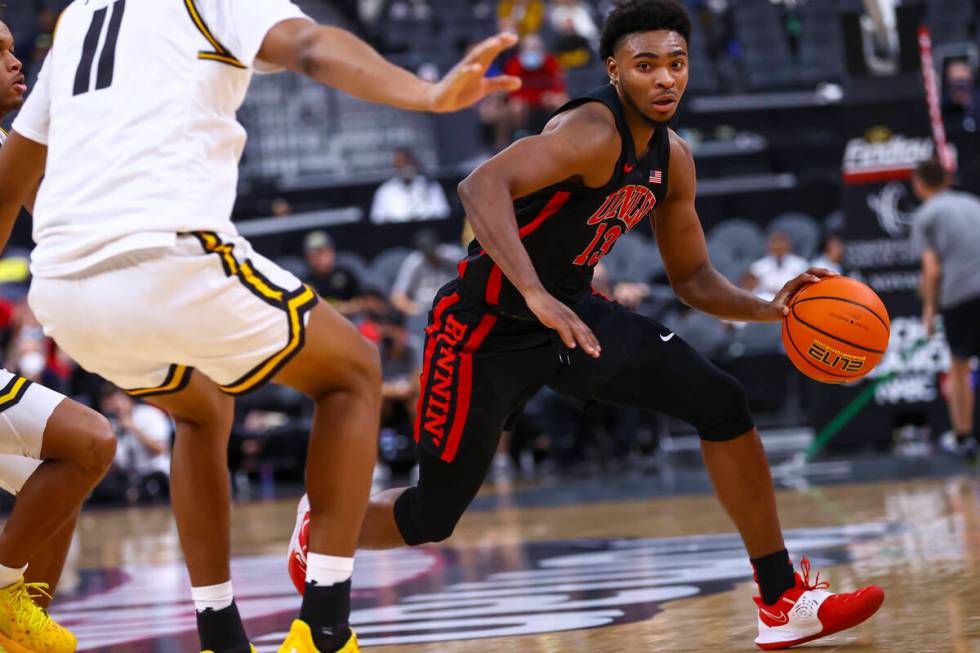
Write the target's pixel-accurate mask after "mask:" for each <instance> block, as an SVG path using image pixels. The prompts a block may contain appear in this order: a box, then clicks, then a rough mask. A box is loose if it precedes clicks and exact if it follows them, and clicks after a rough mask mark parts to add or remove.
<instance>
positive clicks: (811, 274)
mask: <svg viewBox="0 0 980 653" xmlns="http://www.w3.org/2000/svg"><path fill="white" fill-rule="evenodd" d="M836 276H839V275H838V274H837V273H836V272H833V271H832V270H827V269H825V268H810V269H809V270H807V271H806V272H804V273H803V274H801V275H800V276H798V277H796V278H795V279H790V280H789V281H787V282H786V285H785V286H783V289H782V290H780V291H779V293H777V294H776V296H775V297H774V298H773V300H772V302H771V303H770V306H771V307H772V310H773V317H775V318H776V319H777V320H781V319H783V318H784V317H785V316H787V315H789V304H790V301H789V300H790V299H791V298H792V297H793V295H795V294H796V293H797V292H799V291H800V289H802V288H804V287H805V286H809V285H810V284H811V283H816V282H818V281H820V280H821V279H825V278H827V277H836Z"/></svg>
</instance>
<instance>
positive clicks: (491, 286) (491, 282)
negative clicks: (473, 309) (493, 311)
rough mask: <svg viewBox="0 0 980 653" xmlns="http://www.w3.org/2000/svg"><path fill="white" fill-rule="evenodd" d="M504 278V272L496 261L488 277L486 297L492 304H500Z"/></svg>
mask: <svg viewBox="0 0 980 653" xmlns="http://www.w3.org/2000/svg"><path fill="white" fill-rule="evenodd" d="M503 280H504V273H503V272H502V271H501V270H500V267H499V266H498V265H497V264H496V263H494V265H493V267H492V268H490V276H489V277H488V278H487V295H486V298H485V299H486V302H487V303H488V304H490V305H491V306H497V305H498V304H500V288H501V286H502V285H503Z"/></svg>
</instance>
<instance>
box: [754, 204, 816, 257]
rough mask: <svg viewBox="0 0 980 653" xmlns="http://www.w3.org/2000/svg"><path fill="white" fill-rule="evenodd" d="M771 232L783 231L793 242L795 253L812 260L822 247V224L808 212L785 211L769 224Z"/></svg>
mask: <svg viewBox="0 0 980 653" xmlns="http://www.w3.org/2000/svg"><path fill="white" fill-rule="evenodd" d="M767 231H768V232H769V233H770V234H771V233H773V232H776V231H781V232H783V233H785V234H786V235H788V236H789V239H790V241H791V242H792V243H793V253H794V254H796V255H798V256H802V257H803V258H805V259H807V260H810V259H812V258H813V257H814V256H816V253H817V248H818V247H820V226H819V225H818V224H817V221H816V219H814V218H812V217H811V216H809V215H807V214H806V213H784V214H783V215H781V216H779V217H778V218H776V219H775V220H773V221H772V222H771V223H770V224H769V228H768V230H767Z"/></svg>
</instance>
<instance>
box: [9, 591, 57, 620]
mask: <svg viewBox="0 0 980 653" xmlns="http://www.w3.org/2000/svg"><path fill="white" fill-rule="evenodd" d="M47 589H48V584H47V583H24V584H22V585H21V586H20V587H18V588H17V593H16V595H15V597H14V599H15V601H16V602H17V606H18V608H20V609H21V610H23V611H24V612H26V613H27V627H28V628H30V629H31V631H32V632H40V631H42V630H45V629H46V628H47V627H48V625H49V624H50V623H51V617H50V616H49V615H48V613H47V612H46V611H45V610H44V609H43V608H42V607H41V606H39V605H38V604H37V603H35V602H34V599H39V598H41V597H42V596H46V597H47V598H49V599H50V598H51V595H50V594H48V592H47ZM31 590H34V591H35V592H37V593H36V594H31Z"/></svg>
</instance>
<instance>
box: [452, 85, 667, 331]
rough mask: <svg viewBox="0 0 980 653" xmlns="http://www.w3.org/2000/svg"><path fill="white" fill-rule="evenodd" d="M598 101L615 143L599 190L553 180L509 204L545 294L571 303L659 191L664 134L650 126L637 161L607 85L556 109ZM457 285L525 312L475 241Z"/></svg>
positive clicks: (509, 311)
mask: <svg viewBox="0 0 980 653" xmlns="http://www.w3.org/2000/svg"><path fill="white" fill-rule="evenodd" d="M588 102H601V103H603V104H605V105H606V106H607V107H609V109H610V110H611V111H612V113H613V115H614V116H615V117H616V126H617V128H618V129H619V134H620V137H621V139H622V141H623V149H622V153H621V154H620V156H619V160H618V161H617V163H616V169H615V172H614V174H613V176H612V179H611V180H610V181H609V183H607V184H606V185H605V186H603V187H602V188H588V187H586V186H583V185H580V184H572V183H560V184H556V185H554V186H550V187H548V188H545V189H542V190H540V191H537V192H535V193H533V194H531V195H528V196H527V197H522V198H520V199H519V200H516V201H515V202H514V209H515V211H516V213H517V223H518V227H519V229H520V235H521V241H522V242H523V244H524V247H525V248H527V251H528V253H529V254H530V256H531V262H532V263H533V264H534V268H535V270H537V273H538V276H539V277H540V279H541V282H542V283H543V284H544V287H545V288H546V289H547V290H548V292H549V293H551V294H552V295H554V296H555V297H556V298H558V299H559V300H561V301H563V302H565V303H566V304H569V305H571V304H573V303H575V302H576V301H577V300H578V299H580V298H581V297H582V296H583V295H584V294H586V293H588V292H590V291H591V284H592V274H593V271H594V269H595V266H596V264H597V263H598V262H599V261H600V260H601V259H602V257H603V256H605V255H606V254H608V253H609V252H610V251H611V250H612V248H613V246H614V245H615V244H616V241H617V240H618V239H619V238H620V236H623V235H624V234H626V232H628V231H630V230H631V229H633V227H635V226H636V225H638V224H639V223H640V222H641V221H642V220H643V219H644V218H645V217H647V216H648V215H649V214H650V212H651V211H652V210H653V209H654V208H655V207H656V206H657V204H658V203H660V202H662V201H663V200H664V198H665V197H666V196H667V171H668V166H669V164H670V134H669V129H668V128H667V126H666V125H662V126H660V127H658V128H657V129H656V131H655V132H654V134H653V138H652V140H651V142H650V150H649V152H648V154H647V155H646V156H645V157H644V158H643V159H642V160H639V159H638V158H637V156H636V152H635V147H634V145H633V136H632V134H631V132H630V130H629V127H628V126H627V124H626V117H625V115H624V114H623V107H622V104H621V102H620V100H619V95H618V94H617V92H616V89H615V88H614V87H613V86H612V85H611V84H607V85H605V86H603V87H602V88H599V89H596V90H594V91H592V92H591V93H589V94H587V95H585V96H584V97H581V98H578V99H576V100H573V101H571V102H570V103H568V104H566V105H565V106H564V107H562V108H561V109H559V110H558V113H562V112H564V111H569V110H571V109H574V108H576V107H579V106H582V105H583V104H586V103H588ZM459 273H460V278H461V279H462V280H463V284H464V287H465V288H466V289H467V290H468V291H469V292H471V293H473V294H474V295H475V296H477V297H481V298H482V299H483V301H484V302H485V303H486V304H488V305H489V306H491V307H494V308H495V310H497V311H498V312H500V313H502V314H505V315H511V316H514V317H525V318H526V317H530V316H531V314H530V311H529V310H528V308H527V305H526V304H525V303H524V298H523V297H522V296H521V294H520V293H519V292H518V291H517V289H516V288H515V287H514V286H513V285H512V284H511V283H510V281H508V280H507V278H506V277H504V275H503V274H502V273H501V270H500V268H499V267H498V266H497V265H496V264H495V263H494V262H493V260H491V259H490V257H489V256H488V255H487V253H486V252H485V251H484V250H483V248H482V247H480V244H479V243H478V242H477V241H475V240H474V241H473V242H472V243H471V244H470V247H469V254H468V256H467V258H466V259H465V260H464V261H463V262H462V263H460V266H459Z"/></svg>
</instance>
